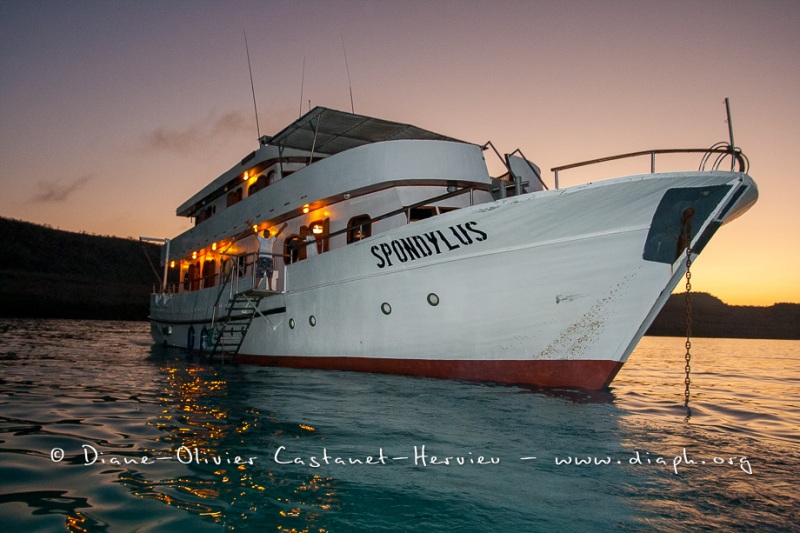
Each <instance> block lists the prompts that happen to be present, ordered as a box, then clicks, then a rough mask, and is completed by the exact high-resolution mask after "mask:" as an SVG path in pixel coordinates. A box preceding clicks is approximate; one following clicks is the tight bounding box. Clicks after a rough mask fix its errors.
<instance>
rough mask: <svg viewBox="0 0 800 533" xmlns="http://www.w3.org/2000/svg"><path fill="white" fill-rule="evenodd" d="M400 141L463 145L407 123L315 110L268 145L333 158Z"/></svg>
mask: <svg viewBox="0 0 800 533" xmlns="http://www.w3.org/2000/svg"><path fill="white" fill-rule="evenodd" d="M400 139H417V140H438V141H453V142H464V141H459V140H458V139H453V138H451V137H447V136H445V135H440V134H438V133H434V132H432V131H428V130H424V129H422V128H418V127H416V126H412V125H410V124H400V123H398V122H390V121H388V120H382V119H378V118H372V117H366V116H364V115H356V114H353V113H345V112H343V111H337V110H335V109H329V108H327V107H315V108H314V109H312V110H311V111H309V112H308V113H306V114H305V115H303V116H302V117H300V118H299V119H297V120H296V121H294V122H293V123H292V124H290V125H289V126H287V127H286V128H284V129H283V130H282V131H280V132H279V133H278V134H277V135H275V136H274V137H273V138H272V139H271V140H270V144H272V145H274V146H278V147H280V148H295V149H298V150H306V151H309V152H310V151H312V150H313V151H314V153H315V154H327V155H333V154H337V153H339V152H343V151H345V150H349V149H351V148H356V147H357V146H361V145H364V144H370V143H375V142H381V141H394V140H400Z"/></svg>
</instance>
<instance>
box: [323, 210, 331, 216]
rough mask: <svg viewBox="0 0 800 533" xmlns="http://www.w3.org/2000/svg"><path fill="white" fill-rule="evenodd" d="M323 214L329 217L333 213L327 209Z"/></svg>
mask: <svg viewBox="0 0 800 533" xmlns="http://www.w3.org/2000/svg"><path fill="white" fill-rule="evenodd" d="M322 215H323V216H326V217H329V216H331V213H330V211H325V212H323V213H322Z"/></svg>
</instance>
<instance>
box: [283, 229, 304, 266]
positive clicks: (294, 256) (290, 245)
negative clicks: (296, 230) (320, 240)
mask: <svg viewBox="0 0 800 533" xmlns="http://www.w3.org/2000/svg"><path fill="white" fill-rule="evenodd" d="M301 243H302V241H301V240H300V235H291V236H289V237H286V240H285V241H284V243H283V253H284V255H285V257H286V263H287V264H291V263H296V262H297V261H300V249H301V248H302V246H300V244H301ZM303 256H304V257H305V254H303Z"/></svg>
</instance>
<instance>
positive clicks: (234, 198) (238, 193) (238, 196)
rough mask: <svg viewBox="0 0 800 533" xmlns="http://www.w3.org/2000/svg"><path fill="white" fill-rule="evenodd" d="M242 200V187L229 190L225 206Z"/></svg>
mask: <svg viewBox="0 0 800 533" xmlns="http://www.w3.org/2000/svg"><path fill="white" fill-rule="evenodd" d="M241 201H242V188H241V187H238V188H237V189H236V190H234V191H231V192H229V193H228V204H227V207H230V206H232V205H233V204H235V203H238V202H241Z"/></svg>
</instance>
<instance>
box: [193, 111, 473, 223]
mask: <svg viewBox="0 0 800 533" xmlns="http://www.w3.org/2000/svg"><path fill="white" fill-rule="evenodd" d="M400 139H415V140H439V141H453V142H459V143H464V141H459V140H458V139H453V138H451V137H447V136H445V135H440V134H438V133H434V132H432V131H428V130H423V129H422V128H418V127H416V126H411V125H409V124H400V123H398V122H390V121H388V120H381V119H378V118H372V117H366V116H363V115H355V114H353V113H345V112H343V111H337V110H335V109H329V108H327V107H315V108H314V109H312V110H311V111H309V112H308V113H306V114H305V115H303V116H302V117H300V118H299V119H297V120H296V121H294V122H293V123H291V124H290V125H289V126H287V127H285V128H284V129H283V130H281V131H280V132H279V133H278V134H277V135H275V136H274V137H272V138H271V139H269V140H268V141H267V144H264V145H262V146H261V147H260V148H259V149H258V150H256V151H254V152H253V153H251V154H250V155H248V156H247V157H245V158H244V159H243V160H242V161H241V162H240V163H239V164H237V165H235V166H234V167H233V168H231V169H230V170H228V171H227V172H225V173H223V174H222V175H221V176H219V177H218V178H217V179H215V180H214V181H212V182H211V183H209V184H208V185H206V186H205V187H203V188H202V189H201V190H200V191H199V192H197V193H196V194H194V195H193V196H192V197H191V198H189V199H188V200H187V201H185V202H184V203H182V204H181V205H180V206H179V207H178V209H177V214H178V216H195V215H196V213H197V211H198V210H199V209H201V208H202V207H203V206H204V205H206V202H208V201H210V200H213V199H214V198H216V197H218V196H220V195H221V194H223V193H224V192H225V191H227V187H229V186H231V184H232V183H236V182H237V180H239V179H241V175H242V173H243V172H245V171H247V170H249V169H250V168H252V167H253V166H254V165H257V164H259V163H263V162H264V161H268V160H270V159H274V160H276V161H277V160H280V159H281V158H286V157H297V156H298V155H301V156H303V157H305V156H306V155H307V154H310V153H311V152H313V153H314V155H315V156H321V157H326V156H331V155H334V154H337V153H339V152H343V151H345V150H349V149H351V148H356V147H358V146H362V145H364V144H370V143H375V142H380V141H391V140H400ZM464 144H472V143H464ZM276 148H277V150H276Z"/></svg>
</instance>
